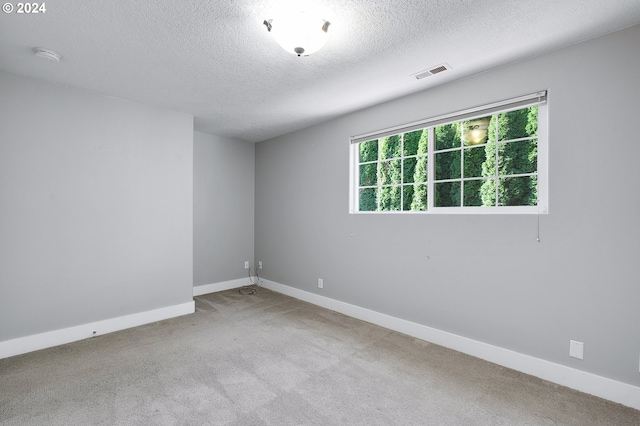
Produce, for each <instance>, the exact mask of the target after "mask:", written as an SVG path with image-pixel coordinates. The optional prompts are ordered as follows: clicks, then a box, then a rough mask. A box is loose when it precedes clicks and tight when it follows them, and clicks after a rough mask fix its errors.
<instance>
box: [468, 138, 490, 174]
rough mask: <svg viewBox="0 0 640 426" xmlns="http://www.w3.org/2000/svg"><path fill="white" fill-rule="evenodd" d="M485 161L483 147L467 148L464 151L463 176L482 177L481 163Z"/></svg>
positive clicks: (485, 156)
mask: <svg viewBox="0 0 640 426" xmlns="http://www.w3.org/2000/svg"><path fill="white" fill-rule="evenodd" d="M486 159H487V155H486V150H485V147H484V146H480V147H477V148H468V149H465V150H464V176H463V177H466V178H469V177H480V176H482V163H484V162H485V160H486Z"/></svg>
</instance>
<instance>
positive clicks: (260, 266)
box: [258, 261, 262, 269]
mask: <svg viewBox="0 0 640 426" xmlns="http://www.w3.org/2000/svg"><path fill="white" fill-rule="evenodd" d="M258 269H262V261H258Z"/></svg>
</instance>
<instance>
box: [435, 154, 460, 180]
mask: <svg viewBox="0 0 640 426" xmlns="http://www.w3.org/2000/svg"><path fill="white" fill-rule="evenodd" d="M459 178H460V151H448V152H441V153H439V154H436V180H443V179H459Z"/></svg>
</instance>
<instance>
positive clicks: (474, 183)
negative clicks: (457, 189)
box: [462, 180, 483, 206]
mask: <svg viewBox="0 0 640 426" xmlns="http://www.w3.org/2000/svg"><path fill="white" fill-rule="evenodd" d="M482 183H483V181H482V180H465V181H464V182H462V186H463V188H464V200H463V202H464V205H465V206H482V193H481V188H482Z"/></svg>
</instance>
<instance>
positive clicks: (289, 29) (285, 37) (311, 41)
mask: <svg viewBox="0 0 640 426" xmlns="http://www.w3.org/2000/svg"><path fill="white" fill-rule="evenodd" d="M271 25H272V27H271V33H272V34H273V36H274V37H275V39H276V41H277V42H278V44H279V45H280V46H281V47H282V48H283V49H284V50H286V51H287V52H290V53H293V54H294V55H298V56H308V55H310V54H312V53H314V52H317V51H318V50H320V49H321V48H322V46H324V45H325V44H326V43H327V40H329V31H328V29H329V22H328V21H325V20H324V19H322V18H318V17H317V16H315V15H314V14H312V13H309V12H305V11H296V12H290V13H287V14H284V15H282V16H280V17H277V18H276V19H273V20H272V21H271Z"/></svg>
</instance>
